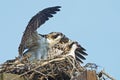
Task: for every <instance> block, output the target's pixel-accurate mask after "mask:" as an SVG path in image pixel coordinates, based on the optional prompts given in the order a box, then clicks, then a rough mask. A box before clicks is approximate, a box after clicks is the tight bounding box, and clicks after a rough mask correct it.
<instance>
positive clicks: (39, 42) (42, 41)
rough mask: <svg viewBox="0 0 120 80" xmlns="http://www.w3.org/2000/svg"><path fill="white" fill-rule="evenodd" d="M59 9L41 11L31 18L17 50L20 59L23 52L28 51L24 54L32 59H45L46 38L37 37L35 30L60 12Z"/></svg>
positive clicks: (56, 7)
mask: <svg viewBox="0 0 120 80" xmlns="http://www.w3.org/2000/svg"><path fill="white" fill-rule="evenodd" d="M59 8H60V6H55V7H49V8H46V9H43V10H42V11H40V12H38V13H37V14H36V15H35V16H33V17H32V19H31V20H30V21H29V23H28V25H27V27H26V29H25V31H24V34H23V36H22V40H21V43H20V45H19V48H18V51H19V55H20V57H22V56H23V53H24V50H25V49H28V50H27V51H26V52H25V53H31V54H32V56H33V58H35V59H40V58H45V55H46V51H47V46H48V43H47V42H46V38H44V37H43V36H41V35H39V34H38V33H37V31H36V30H37V28H39V27H40V26H41V25H42V24H44V23H45V21H47V20H49V18H51V17H53V14H56V12H57V11H60V9H59ZM44 53H45V54H44Z"/></svg>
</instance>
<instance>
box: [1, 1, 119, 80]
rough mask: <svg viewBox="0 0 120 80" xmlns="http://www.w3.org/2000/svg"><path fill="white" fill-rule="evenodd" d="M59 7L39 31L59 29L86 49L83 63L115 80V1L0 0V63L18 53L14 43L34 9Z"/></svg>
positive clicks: (116, 61)
mask: <svg viewBox="0 0 120 80" xmlns="http://www.w3.org/2000/svg"><path fill="white" fill-rule="evenodd" d="M51 6H62V8H61V11H60V12H59V13H58V14H56V15H54V17H53V18H51V19H50V20H49V21H47V22H46V23H45V24H44V25H42V26H41V27H40V28H39V30H38V32H39V33H41V34H45V33H49V32H52V31H56V32H62V33H64V34H65V35H66V36H68V37H69V38H70V39H72V40H75V41H78V42H79V43H80V44H81V45H82V46H83V47H84V48H86V50H87V53H88V54H89V55H88V56H87V60H86V61H85V63H87V62H93V63H96V64H98V65H100V66H101V67H102V68H104V69H105V71H106V72H108V73H109V74H111V75H112V76H113V77H114V78H116V80H118V79H119V76H120V72H119V71H120V70H119V68H120V63H119V62H118V61H119V60H120V59H119V57H120V42H119V41H120V37H119V35H120V1H119V0H74V1H72V0H59V1H58V0H39V1H38V0H36V1H35V0H19V1H17V0H9V1H8V0H1V1H0V10H1V11H0V37H1V38H0V45H1V46H0V63H3V62H4V61H6V60H8V59H13V58H15V56H18V46H19V43H20V41H21V37H22V34H23V32H24V30H25V27H26V25H27V23H28V21H29V20H30V19H31V17H32V16H34V15H35V14H36V13H37V12H38V11H40V10H42V9H44V8H47V7H51Z"/></svg>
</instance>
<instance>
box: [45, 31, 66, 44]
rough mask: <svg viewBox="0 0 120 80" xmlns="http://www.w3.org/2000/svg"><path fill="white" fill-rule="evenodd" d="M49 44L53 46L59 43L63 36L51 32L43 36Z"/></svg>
mask: <svg viewBox="0 0 120 80" xmlns="http://www.w3.org/2000/svg"><path fill="white" fill-rule="evenodd" d="M45 37H46V38H47V41H48V43H49V44H51V45H54V44H57V43H59V42H60V40H61V39H62V38H63V37H64V34H62V33H60V32H51V33H49V34H47V35H45Z"/></svg>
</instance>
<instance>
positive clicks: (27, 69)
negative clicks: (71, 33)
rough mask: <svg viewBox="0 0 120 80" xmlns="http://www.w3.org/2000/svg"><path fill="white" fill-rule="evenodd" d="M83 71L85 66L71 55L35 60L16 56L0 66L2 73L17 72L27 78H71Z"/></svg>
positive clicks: (26, 79)
mask: <svg viewBox="0 0 120 80" xmlns="http://www.w3.org/2000/svg"><path fill="white" fill-rule="evenodd" d="M83 71H84V68H83V67H82V66H80V64H79V62H77V61H76V60H75V59H74V58H73V57H71V56H67V57H57V58H54V59H49V60H40V61H33V62H29V61H28V60H27V59H24V60H23V61H22V62H19V60H18V59H17V58H16V59H14V60H8V61H6V62H5V63H4V64H2V65H1V68H0V73H12V74H17V75H19V77H24V78H25V80H63V79H65V80H70V79H71V78H73V77H76V76H78V75H80V73H82V72H83ZM17 78H18V77H14V78H13V80H17Z"/></svg>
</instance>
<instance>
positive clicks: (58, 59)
mask: <svg viewBox="0 0 120 80" xmlns="http://www.w3.org/2000/svg"><path fill="white" fill-rule="evenodd" d="M63 59H65V57H62V58H57V59H53V60H50V61H46V62H44V63H43V64H41V65H39V66H37V67H35V68H33V69H31V70H30V71H27V72H25V73H23V74H21V75H19V76H17V77H14V78H13V79H12V80H15V79H17V78H19V77H21V76H23V75H25V74H27V73H29V72H31V71H34V70H36V69H38V68H39V67H41V66H44V65H47V64H48V63H51V62H53V61H60V60H63Z"/></svg>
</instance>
